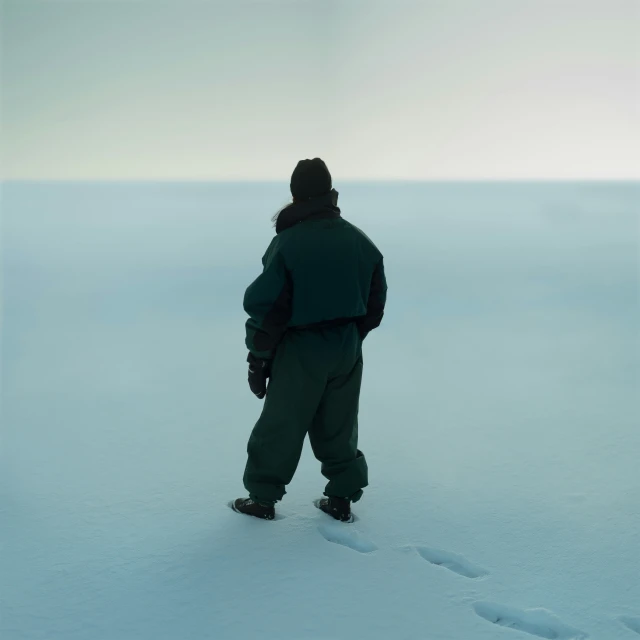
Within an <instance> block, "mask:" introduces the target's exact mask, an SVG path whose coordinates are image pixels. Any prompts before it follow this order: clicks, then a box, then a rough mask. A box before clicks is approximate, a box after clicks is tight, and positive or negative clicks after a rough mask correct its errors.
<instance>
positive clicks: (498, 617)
mask: <svg viewBox="0 0 640 640" xmlns="http://www.w3.org/2000/svg"><path fill="white" fill-rule="evenodd" d="M473 608H474V609H475V611H476V613H477V614H478V615H479V616H480V617H481V618H484V619H485V620H487V621H488V622H491V623H492V624H497V625H499V626H501V627H507V628H509V629H514V630H515V631H523V632H524V633H529V634H531V635H532V636H537V637H538V638H546V639H547V640H584V638H587V637H588V636H587V634H585V633H583V632H582V631H580V630H579V629H576V628H574V627H570V626H569V625H567V624H564V623H563V622H562V621H561V620H560V619H559V618H558V617H557V616H555V615H554V614H552V613H550V612H549V611H546V610H545V609H516V608H514V607H508V606H506V605H501V604H496V603H493V602H476V603H475V604H474V605H473Z"/></svg>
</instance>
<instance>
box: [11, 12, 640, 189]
mask: <svg viewBox="0 0 640 640" xmlns="http://www.w3.org/2000/svg"><path fill="white" fill-rule="evenodd" d="M1 18H2V33H1V35H2V78H1V88H2V94H1V108H2V111H1V116H2V117H1V120H2V131H1V136H2V138H1V145H2V161H3V163H2V165H3V166H2V176H3V178H5V179H17V178H20V179H25V178H26V179H188V180H191V179H211V180H229V179H231V180H241V179H247V180H253V179H277V180H282V179H283V178H284V179H287V178H288V176H289V175H290V173H291V170H292V169H293V167H294V166H295V163H296V162H297V160H298V159H300V158H307V157H309V158H310V157H314V156H321V157H323V158H324V159H325V160H326V161H327V163H328V165H329V168H330V169H331V171H332V173H333V174H334V177H335V178H336V179H338V178H339V179H340V180H350V179H483V178H494V179H511V178H513V179H520V178H524V179H526V178H551V179H565V178H566V179H590V178H604V179H617V178H640V156H639V152H638V149H640V124H639V105H640V77H639V63H640V44H638V43H639V42H640V37H638V36H639V33H640V0H483V1H481V0H440V1H435V0H416V1H413V2H405V1H402V0H388V1H385V2H379V1H375V0H313V1H302V0H298V1H275V0H262V1H257V2H244V1H242V0H233V1H231V0H227V1H226V2H206V1H200V2H193V1H190V0H181V1H180V2H177V1H176V2H163V1H151V0H150V1H148V2H147V1H144V0H142V1H140V0H137V1H136V0H130V1H108V2H107V1H100V0H84V1H81V2H75V1H69V0H67V1H64V2H57V1H55V0H48V1H46V2H33V1H32V0H5V1H4V2H3V3H2V16H1Z"/></svg>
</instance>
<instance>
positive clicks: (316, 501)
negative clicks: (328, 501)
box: [313, 498, 356, 524]
mask: <svg viewBox="0 0 640 640" xmlns="http://www.w3.org/2000/svg"><path fill="white" fill-rule="evenodd" d="M320 500H322V498H318V499H317V500H314V501H313V504H314V506H315V507H316V509H318V510H319V511H322V513H324V514H325V515H326V516H328V517H329V518H331V519H332V520H333V521H334V522H341V523H342V524H352V523H354V522H355V521H356V517H355V516H354V515H353V512H351V515H350V516H349V519H348V520H338V518H334V517H333V516H332V515H331V514H330V513H327V512H326V511H325V510H324V509H323V508H322V507H321V506H320Z"/></svg>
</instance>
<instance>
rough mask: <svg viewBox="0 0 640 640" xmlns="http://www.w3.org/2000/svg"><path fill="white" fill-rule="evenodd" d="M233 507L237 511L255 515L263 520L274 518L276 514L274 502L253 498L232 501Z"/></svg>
mask: <svg viewBox="0 0 640 640" xmlns="http://www.w3.org/2000/svg"><path fill="white" fill-rule="evenodd" d="M231 508H232V509H233V510H234V511H236V512H237V513H244V514H245V515H247V516H255V517H256V518H262V519H263V520H273V519H274V518H275V515H276V510H275V509H274V507H273V505H272V504H266V503H263V502H255V501H254V500H252V499H251V498H238V499H237V500H234V501H233V502H232V503H231Z"/></svg>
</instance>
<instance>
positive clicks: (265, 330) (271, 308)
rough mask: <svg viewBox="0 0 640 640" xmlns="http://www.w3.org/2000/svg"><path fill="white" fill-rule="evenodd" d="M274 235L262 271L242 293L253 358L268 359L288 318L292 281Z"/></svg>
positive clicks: (290, 305)
mask: <svg viewBox="0 0 640 640" xmlns="http://www.w3.org/2000/svg"><path fill="white" fill-rule="evenodd" d="M277 240H278V238H277V237H276V238H274V240H273V242H272V243H271V245H269V248H268V249H267V252H266V253H265V255H264V257H263V258H262V265H263V271H262V273H261V274H260V275H259V276H258V277H257V278H256V279H255V280H254V282H252V283H251V285H249V288H248V289H247V291H246V293H245V294H244V310H245V311H246V312H247V314H248V315H249V319H248V320H247V322H246V340H245V344H246V346H247V349H249V351H250V352H251V353H252V354H253V355H254V356H255V357H256V358H264V359H271V358H272V357H273V356H274V353H275V349H276V347H277V346H278V343H279V342H280V340H281V338H282V336H283V335H284V332H285V331H286V330H287V325H288V323H289V320H290V319H291V313H292V301H293V280H292V278H291V274H290V273H289V271H288V270H287V267H286V265H285V262H284V259H283V256H282V254H281V253H280V251H279V250H278V242H277Z"/></svg>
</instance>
